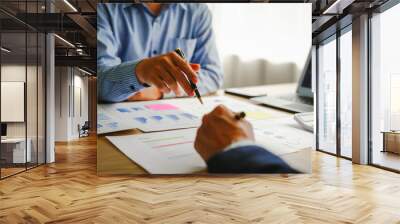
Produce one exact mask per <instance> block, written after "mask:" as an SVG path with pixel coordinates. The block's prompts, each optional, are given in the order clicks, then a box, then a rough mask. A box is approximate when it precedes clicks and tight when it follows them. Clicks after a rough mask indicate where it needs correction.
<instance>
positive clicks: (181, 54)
mask: <svg viewBox="0 0 400 224" xmlns="http://www.w3.org/2000/svg"><path fill="white" fill-rule="evenodd" d="M175 52H176V53H177V54H178V55H179V56H181V58H183V59H185V55H184V54H183V52H182V50H181V49H180V48H177V49H175ZM188 80H189V83H190V86H191V87H192V89H193V91H194V93H195V94H196V97H197V99H199V101H200V103H201V104H203V100H202V99H201V96H200V93H199V90H198V89H197V85H196V84H194V83H193V82H192V81H191V80H190V79H188Z"/></svg>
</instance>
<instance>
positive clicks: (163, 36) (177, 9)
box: [97, 3, 223, 102]
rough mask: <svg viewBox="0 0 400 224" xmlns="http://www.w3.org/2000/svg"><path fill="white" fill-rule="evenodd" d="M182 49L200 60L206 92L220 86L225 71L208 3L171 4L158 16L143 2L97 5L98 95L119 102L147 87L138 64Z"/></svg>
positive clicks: (195, 60)
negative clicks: (138, 72) (137, 74)
mask: <svg viewBox="0 0 400 224" xmlns="http://www.w3.org/2000/svg"><path fill="white" fill-rule="evenodd" d="M178 47H179V48H181V49H182V50H183V52H184V53H185V56H186V59H187V60H188V61H189V62H191V63H198V64H200V65H201V71H200V72H199V74H198V76H199V83H198V88H199V91H200V93H201V94H205V93H209V92H213V91H216V90H217V89H218V88H220V87H221V85H222V81H223V76H222V69H221V64H220V60H219V57H218V52H217V49H216V45H215V36H214V32H213V30H212V19H211V13H210V11H209V9H208V8H207V6H206V5H205V4H184V3H179V4H168V5H163V8H162V10H161V12H160V14H159V15H158V16H155V15H153V14H152V13H151V12H150V10H149V9H148V8H147V7H146V6H145V5H144V4H121V3H103V4H98V5H97V71H98V97H99V100H101V101H108V102H120V101H124V100H126V99H127V98H128V97H129V96H131V95H133V94H134V93H135V92H137V91H139V90H141V89H142V88H145V87H144V86H143V85H142V84H141V83H140V82H139V81H138V79H137V78H136V75H135V66H136V64H137V63H138V62H140V61H141V60H142V59H144V58H149V57H154V56H157V55H160V54H165V53H167V52H170V51H173V50H174V49H176V48H178Z"/></svg>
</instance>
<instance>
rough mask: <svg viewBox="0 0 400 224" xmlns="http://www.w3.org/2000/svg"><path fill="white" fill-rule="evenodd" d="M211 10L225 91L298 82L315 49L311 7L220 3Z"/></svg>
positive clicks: (304, 5) (212, 5)
mask: <svg viewBox="0 0 400 224" xmlns="http://www.w3.org/2000/svg"><path fill="white" fill-rule="evenodd" d="M208 7H209V8H210V10H211V12H212V16H213V29H214V31H215V34H216V42H217V48H218V51H219V54H220V57H221V60H222V61H223V65H224V75H225V87H230V86H231V85H235V86H238V85H241V84H242V83H245V84H246V85H254V84H259V85H260V84H272V83H279V82H294V81H296V80H297V79H298V77H299V74H300V71H301V70H302V68H303V66H304V64H305V61H306V59H307V56H308V53H309V50H310V49H311V34H312V32H311V4H308V3H307V4H287V3H285V4H280V3H274V4H264V3H253V4H232V3H220V4H208ZM242 86H243V85H242Z"/></svg>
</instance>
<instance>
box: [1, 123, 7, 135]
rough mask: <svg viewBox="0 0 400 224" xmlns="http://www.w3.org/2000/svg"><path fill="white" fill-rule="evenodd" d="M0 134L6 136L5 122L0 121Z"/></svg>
mask: <svg viewBox="0 0 400 224" xmlns="http://www.w3.org/2000/svg"><path fill="white" fill-rule="evenodd" d="M1 136H7V124H5V123H1Z"/></svg>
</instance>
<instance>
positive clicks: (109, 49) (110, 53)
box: [97, 4, 144, 102]
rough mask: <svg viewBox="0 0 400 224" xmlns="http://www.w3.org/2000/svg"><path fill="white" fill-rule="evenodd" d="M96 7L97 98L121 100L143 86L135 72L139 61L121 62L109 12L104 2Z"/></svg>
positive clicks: (101, 99)
mask: <svg viewBox="0 0 400 224" xmlns="http://www.w3.org/2000/svg"><path fill="white" fill-rule="evenodd" d="M97 9H98V13H97V73H98V82H97V83H98V90H97V95H98V99H99V100H100V101H106V102H121V101H124V100H126V99H127V98H128V97H129V96H131V95H133V94H134V93H135V92H137V91H140V90H141V89H142V88H144V86H143V85H142V84H141V83H140V82H139V81H138V79H137V77H136V74H135V68H136V65H137V64H138V62H139V61H130V62H124V63H121V59H120V58H119V57H118V56H117V51H118V44H119V42H118V40H117V38H116V37H115V36H114V33H113V31H112V19H111V16H110V13H109V12H108V10H107V7H106V6H105V4H99V5H98V7H97Z"/></svg>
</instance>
